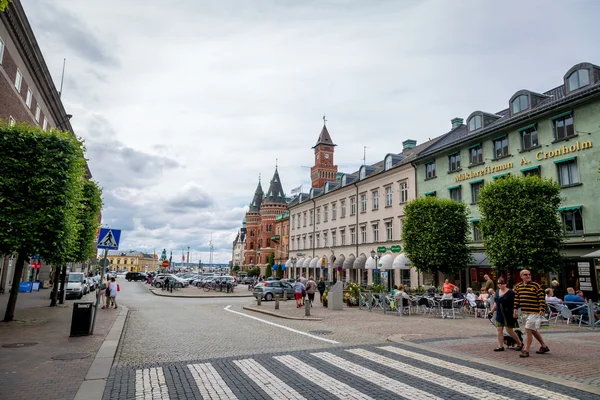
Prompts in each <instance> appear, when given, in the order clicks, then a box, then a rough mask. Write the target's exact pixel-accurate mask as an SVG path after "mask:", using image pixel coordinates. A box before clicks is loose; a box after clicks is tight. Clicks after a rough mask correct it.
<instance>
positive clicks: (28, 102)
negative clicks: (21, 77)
mask: <svg viewBox="0 0 600 400" xmlns="http://www.w3.org/2000/svg"><path fill="white" fill-rule="evenodd" d="M31 99H33V93H31V89H29V88H27V98H25V104H26V105H27V108H29V109H30V110H31Z"/></svg>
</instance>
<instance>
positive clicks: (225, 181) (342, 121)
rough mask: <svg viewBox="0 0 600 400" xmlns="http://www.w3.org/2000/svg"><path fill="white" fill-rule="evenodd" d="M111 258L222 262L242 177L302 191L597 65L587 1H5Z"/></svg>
mask: <svg viewBox="0 0 600 400" xmlns="http://www.w3.org/2000/svg"><path fill="white" fill-rule="evenodd" d="M22 3H23V5H24V7H25V11H26V12H27V15H28V17H29V19H30V23H31V25H32V27H33V31H34V33H35V35H36V37H37V40H38V42H39V45H40V47H41V49H42V52H43V53H44V56H45V59H46V63H47V65H48V68H49V69H50V71H51V73H52V75H53V77H54V79H55V82H56V84H57V86H58V85H59V82H60V74H61V68H62V62H63V58H66V59H67V67H66V74H65V81H64V89H63V101H64V103H65V108H66V110H67V112H68V113H70V114H73V119H72V120H71V122H72V124H73V127H74V129H75V131H76V133H77V134H78V135H80V136H81V137H83V138H84V139H85V141H86V144H87V149H88V158H89V164H90V168H91V170H92V173H93V175H94V178H95V179H96V180H97V181H98V182H99V183H100V185H101V186H102V187H103V188H104V202H105V206H104V210H103V223H104V224H107V225H109V226H111V227H115V228H121V229H122V230H123V231H124V232H123V238H122V241H121V249H139V250H149V251H152V249H154V248H156V250H157V252H159V251H162V249H163V248H166V249H167V251H169V249H173V252H174V258H175V255H177V254H181V249H182V248H185V249H186V250H187V247H188V246H189V247H190V248H191V250H190V251H191V253H192V261H197V260H198V258H199V257H201V258H202V260H203V262H207V261H208V245H209V241H210V237H211V235H212V237H213V243H214V248H215V262H223V263H225V262H228V261H229V260H231V244H232V241H233V239H234V238H235V235H236V232H237V230H238V229H239V228H240V226H241V222H242V219H243V217H244V213H245V211H246V209H247V205H248V203H249V202H250V200H251V199H252V195H253V193H254V189H255V187H256V184H257V181H258V176H259V174H262V177H263V187H264V188H265V189H266V187H268V184H269V180H270V178H271V176H272V175H273V172H274V169H275V163H276V160H277V159H278V165H279V172H280V175H281V180H282V183H283V187H284V189H285V191H286V192H287V193H288V194H289V192H290V191H291V189H292V188H294V187H297V186H299V185H301V184H304V188H305V189H306V188H308V187H309V186H310V183H309V182H310V179H309V170H308V169H307V168H306V167H308V166H311V165H313V153H312V150H311V146H313V145H314V144H315V142H316V140H317V137H318V135H319V132H320V131H321V128H322V124H323V120H322V117H323V114H326V115H327V120H328V122H327V127H328V129H329V132H330V133H331V136H332V139H333V140H334V142H335V143H336V144H337V145H338V147H337V148H336V154H335V161H336V163H337V164H338V165H339V166H340V170H341V171H345V172H352V171H355V170H356V169H357V168H358V166H359V165H360V164H361V162H362V161H361V159H362V157H363V147H364V146H367V150H366V151H367V162H368V163H375V162H377V161H379V160H381V159H383V157H384V156H385V154H387V153H389V152H399V151H401V147H402V145H401V143H402V141H404V140H406V139H416V140H417V141H418V143H422V142H423V141H426V140H427V139H428V138H433V137H436V136H439V135H441V134H443V133H445V132H447V131H448V130H449V128H450V120H451V119H452V118H453V117H457V116H458V117H462V118H466V117H467V116H468V115H469V114H470V113H471V112H472V111H475V110H483V111H488V112H496V111H499V110H501V109H503V108H506V107H507V106H508V99H509V98H510V97H511V96H512V94H514V93H515V92H516V91H517V90H519V89H524V88H526V89H530V90H534V91H538V92H543V91H546V90H549V89H551V88H553V87H556V86H558V85H560V84H561V83H562V77H563V75H564V73H565V72H566V71H567V70H568V69H569V68H570V67H571V66H572V65H574V64H576V63H578V62H582V61H589V62H592V63H595V64H600V48H599V47H598V41H597V38H598V33H599V31H600V27H599V26H598V24H597V20H596V17H597V16H598V15H600V2H597V1H594V0H589V1H583V0H580V1H552V2H549V1H542V0H539V1H502V2H498V1H480V0H472V1H470V0H469V1H467V0H462V1H445V0H431V1H425V0H416V1H408V0H398V1H391V0H371V1H358V0H303V1H300V0H235V1H234V0H103V1H81V0H22Z"/></svg>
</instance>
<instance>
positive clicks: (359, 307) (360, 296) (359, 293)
mask: <svg viewBox="0 0 600 400" xmlns="http://www.w3.org/2000/svg"><path fill="white" fill-rule="evenodd" d="M360 299H362V292H361V291H360V289H358V309H359V310H362V303H361V301H360Z"/></svg>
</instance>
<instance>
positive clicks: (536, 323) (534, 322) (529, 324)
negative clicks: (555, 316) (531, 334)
mask: <svg viewBox="0 0 600 400" xmlns="http://www.w3.org/2000/svg"><path fill="white" fill-rule="evenodd" d="M523 318H525V329H531V330H534V331H537V330H538V329H540V326H542V321H543V320H544V317H542V316H541V315H540V314H523Z"/></svg>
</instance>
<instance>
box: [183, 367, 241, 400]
mask: <svg viewBox="0 0 600 400" xmlns="http://www.w3.org/2000/svg"><path fill="white" fill-rule="evenodd" d="M187 367H188V369H189V370H190V372H191V373H192V376H193V377H194V380H195V381H196V385H197V386H198V390H199V391H200V394H201V395H202V398H203V399H231V400H236V399H237V397H236V395H235V394H233V392H232V391H231V389H229V386H227V384H226V383H225V381H224V380H223V378H221V375H219V373H218V372H217V370H216V369H215V368H214V367H213V366H212V365H210V363H204V364H189V365H188V366H187Z"/></svg>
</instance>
